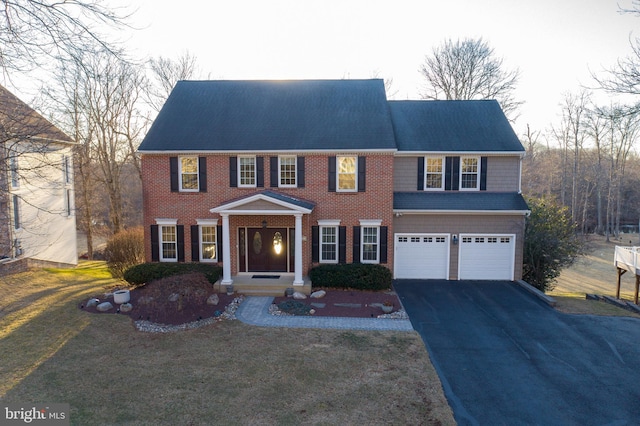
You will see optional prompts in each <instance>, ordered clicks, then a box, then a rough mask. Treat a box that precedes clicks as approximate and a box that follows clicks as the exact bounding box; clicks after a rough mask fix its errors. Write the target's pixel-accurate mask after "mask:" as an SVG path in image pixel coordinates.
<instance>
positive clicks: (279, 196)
mask: <svg viewBox="0 0 640 426" xmlns="http://www.w3.org/2000/svg"><path fill="white" fill-rule="evenodd" d="M261 194H263V195H265V196H267V197H270V198H273V199H275V200H280V201H284V202H285V203H289V204H293V205H294V206H298V207H302V208H304V209H309V210H313V209H314V207H315V206H316V204H315V203H314V202H312V201H306V200H301V199H300V198H295V197H292V196H290V195H286V194H283V193H281V192H275V191H270V190H268V189H267V190H264V191H262V192H261Z"/></svg>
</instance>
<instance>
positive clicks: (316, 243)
mask: <svg viewBox="0 0 640 426" xmlns="http://www.w3.org/2000/svg"><path fill="white" fill-rule="evenodd" d="M311 261H312V262H314V263H318V262H320V227H319V226H312V227H311Z"/></svg>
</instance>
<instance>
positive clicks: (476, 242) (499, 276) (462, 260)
mask: <svg viewBox="0 0 640 426" xmlns="http://www.w3.org/2000/svg"><path fill="white" fill-rule="evenodd" d="M459 250H460V251H459V260H458V268H459V274H458V276H459V279H461V280H509V281H512V280H513V279H514V277H513V276H514V271H513V268H514V261H515V250H516V237H515V235H496V234H488V235H478V234H461V235H460V249H459Z"/></svg>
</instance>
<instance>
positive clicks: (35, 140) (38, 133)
mask: <svg viewBox="0 0 640 426" xmlns="http://www.w3.org/2000/svg"><path fill="white" fill-rule="evenodd" d="M72 146H73V142H72V141H71V139H70V138H69V137H68V136H67V135H65V134H64V133H63V132H61V131H60V130H59V129H57V128H56V127H55V126H54V125H53V124H51V123H50V122H49V121H48V120H46V119H45V118H44V117H42V116H41V115H40V114H38V113H37V112H36V111H34V110H33V109H32V108H30V107H29V106H27V105H26V104H25V103H23V102H22V101H20V100H19V99H18V98H17V97H15V96H14V95H13V94H12V93H10V92H9V91H8V90H7V89H5V88H4V87H2V86H0V159H1V163H0V164H1V166H0V259H2V260H0V274H2V273H8V272H14V271H16V270H21V269H24V268H26V267H28V266H36V265H55V266H73V265H76V264H77V259H78V256H77V249H76V219H75V212H74V203H73V199H74V186H73V156H72Z"/></svg>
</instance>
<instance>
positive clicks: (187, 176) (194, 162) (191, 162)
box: [178, 157, 199, 192]
mask: <svg viewBox="0 0 640 426" xmlns="http://www.w3.org/2000/svg"><path fill="white" fill-rule="evenodd" d="M178 164H179V166H180V170H179V176H180V191H184V192H197V191H198V189H199V182H198V157H180V161H179V162H178Z"/></svg>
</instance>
